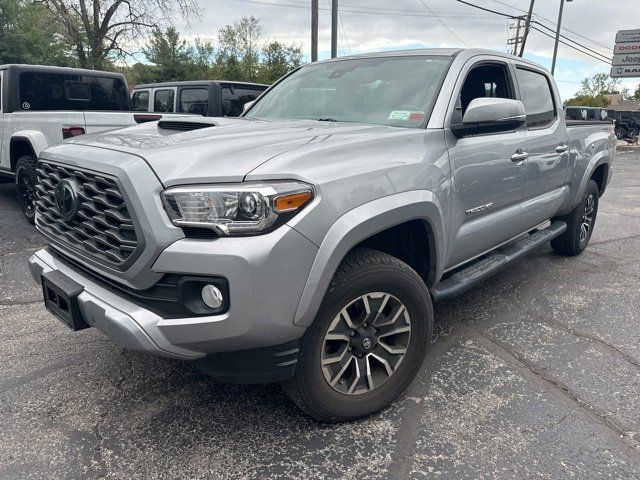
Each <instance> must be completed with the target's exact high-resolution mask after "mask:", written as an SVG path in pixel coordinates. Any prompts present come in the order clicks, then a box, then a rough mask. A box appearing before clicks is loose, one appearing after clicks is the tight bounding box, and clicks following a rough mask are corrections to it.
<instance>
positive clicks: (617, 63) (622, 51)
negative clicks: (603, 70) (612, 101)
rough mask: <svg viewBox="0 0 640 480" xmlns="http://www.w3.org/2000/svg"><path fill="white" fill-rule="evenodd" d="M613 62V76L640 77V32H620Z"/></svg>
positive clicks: (617, 35)
mask: <svg viewBox="0 0 640 480" xmlns="http://www.w3.org/2000/svg"><path fill="white" fill-rule="evenodd" d="M613 53H614V55H613V58H612V60H611V76H612V77H613V78H620V77H640V30H620V31H619V32H618V33H617V34H616V45H615V47H614V48H613Z"/></svg>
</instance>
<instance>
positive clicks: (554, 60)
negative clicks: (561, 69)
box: [551, 0, 572, 75]
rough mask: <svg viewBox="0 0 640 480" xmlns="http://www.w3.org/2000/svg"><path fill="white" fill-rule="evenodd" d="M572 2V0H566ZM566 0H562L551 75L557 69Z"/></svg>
mask: <svg viewBox="0 0 640 480" xmlns="http://www.w3.org/2000/svg"><path fill="white" fill-rule="evenodd" d="M566 1H567V2H571V1H572V0H566ZM564 2H565V0H560V11H559V12H558V27H557V28H556V42H555V45H554V46H553V60H552V61H551V75H553V73H554V72H555V70H556V58H557V57H558V43H560V28H561V26H562V10H564Z"/></svg>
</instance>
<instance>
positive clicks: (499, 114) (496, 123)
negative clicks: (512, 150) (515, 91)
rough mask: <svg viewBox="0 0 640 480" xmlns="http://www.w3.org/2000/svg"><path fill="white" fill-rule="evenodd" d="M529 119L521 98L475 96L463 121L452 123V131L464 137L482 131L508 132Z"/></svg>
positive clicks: (458, 136) (459, 136)
mask: <svg viewBox="0 0 640 480" xmlns="http://www.w3.org/2000/svg"><path fill="white" fill-rule="evenodd" d="M526 119H527V116H526V112H525V109H524V105H523V104H522V102H521V101H520V100H511V99H508V98H493V97H489V98H475V99H473V100H471V103H469V106H468V107H467V111H466V112H465V114H464V117H463V118H462V123H457V124H453V125H451V132H452V133H453V134H454V135H455V136H456V137H457V138H462V137H466V136H469V135H478V134H482V133H497V132H508V131H510V130H515V129H517V128H519V127H520V126H522V125H523V124H524V123H525V121H526Z"/></svg>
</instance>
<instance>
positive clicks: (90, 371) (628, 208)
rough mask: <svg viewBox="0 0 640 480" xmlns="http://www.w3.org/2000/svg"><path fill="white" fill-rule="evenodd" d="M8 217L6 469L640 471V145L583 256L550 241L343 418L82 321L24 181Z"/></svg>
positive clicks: (114, 472)
mask: <svg viewBox="0 0 640 480" xmlns="http://www.w3.org/2000/svg"><path fill="white" fill-rule="evenodd" d="M0 218H2V219H3V224H2V228H1V229H0V337H1V338H2V340H1V341H0V358H2V366H1V367H0V478H3V479H30V478H33V479H42V478H55V479H75V478H83V479H84V478H88V479H93V478H108V479H123V480H124V479H127V480H128V479H147V478H156V477H162V478H213V479H245V478H247V479H264V478H282V479H289V478H305V479H306V478H314V479H316V478H327V479H335V478H346V479H359V478H392V479H396V478H402V479H405V478H407V479H422V478H450V479H465V478H469V479H477V478H533V477H535V478H549V479H555V478H568V477H575V478H603V477H611V478H640V288H639V287H640V254H639V253H638V252H640V153H619V154H618V157H617V161H616V165H615V171H614V177H613V180H612V183H611V185H610V186H609V188H608V190H607V193H606V195H605V196H604V197H603V199H602V200H601V204H600V211H599V214H598V220H597V224H596V228H595V232H594V236H593V238H592V241H591V245H590V246H589V248H588V249H587V250H586V251H585V252H584V253H583V254H582V255H580V256H579V257H574V258H565V257H561V256H558V255H555V254H554V253H553V252H552V251H551V249H550V248H549V247H543V248H541V249H539V250H538V251H536V252H535V253H533V254H532V255H530V256H529V257H527V258H525V259H523V260H522V261H520V262H518V263H517V264H515V265H514V266H512V267H510V268H509V269H506V270H504V271H502V272H501V273H499V274H498V275H497V276H495V277H493V278H492V279H490V280H488V281H487V282H485V283H484V284H483V285H481V286H480V287H478V288H476V289H474V290H472V291H470V292H468V293H466V294H465V295H463V296H461V297H459V298H457V299H455V300H453V301H450V302H448V303H445V304H441V305H437V306H436V326H435V331H434V337H433V342H432V345H431V349H430V352H429V354H428V357H427V359H426V361H425V363H424V365H423V368H422V370H421V372H420V374H419V375H418V378H417V379H416V380H415V381H414V382H413V384H412V385H411V386H410V387H409V389H408V390H407V392H406V393H405V394H404V395H403V396H402V397H401V398H400V399H399V400H398V401H396V402H395V403H394V404H393V405H392V406H390V407H388V408H387V409H385V410H384V411H382V412H380V413H378V414H376V415H374V416H372V417H370V418H367V419H364V420H360V421H356V422H352V423H349V424H342V425H324V424H318V423H316V422H314V421H312V420H310V419H308V418H306V417H305V416H303V415H302V414H300V413H299V412H298V411H297V410H296V408H295V407H294V406H293V405H292V404H291V402H289V400H288V399H287V398H286V396H285V395H284V394H283V393H282V391H281V390H280V388H279V387H278V386H277V385H258V386H241V385H225V384H220V383H218V382H216V381H215V380H213V379H211V378H209V377H207V376H206V375H204V374H201V373H200V372H198V371H197V370H196V369H195V368H193V367H192V366H191V365H189V364H187V363H182V362H178V361H172V360H166V359H160V358H154V357H150V356H145V355H142V354H137V353H132V352H128V351H125V350H123V349H122V348H120V347H118V346H116V345H114V344H112V343H111V342H110V341H109V340H108V339H107V338H105V337H104V336H102V335H101V334H100V333H99V332H97V331H95V330H92V329H89V330H83V331H81V332H78V333H72V332H70V331H69V330H67V329H66V327H64V326H63V325H62V324H61V323H60V322H58V321H57V320H55V319H54V318H53V317H52V316H51V315H50V314H49V313H47V312H46V311H45V310H44V308H43V307H42V304H41V301H40V290H39V288H38V286H37V285H36V284H35V283H34V282H33V281H32V280H31V278H30V276H29V273H28V269H27V266H26V259H27V258H28V256H29V255H30V254H31V253H32V252H33V251H35V250H36V249H38V248H39V247H40V246H42V245H43V241H42V239H41V237H40V236H39V235H38V233H37V232H36V231H35V230H34V229H33V228H32V227H30V226H29V225H28V224H27V223H26V221H25V220H23V218H22V215H21V214H20V212H19V209H18V205H17V201H16V199H15V198H14V192H13V189H12V186H11V185H7V184H0Z"/></svg>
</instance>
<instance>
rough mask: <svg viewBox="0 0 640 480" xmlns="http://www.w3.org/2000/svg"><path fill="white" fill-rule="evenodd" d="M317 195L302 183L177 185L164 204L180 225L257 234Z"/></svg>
mask: <svg viewBox="0 0 640 480" xmlns="http://www.w3.org/2000/svg"><path fill="white" fill-rule="evenodd" d="M312 198H313V189H312V188H311V186H310V185H307V184H305V183H300V182H282V183H238V184H229V185H201V186H192V187H173V188H168V189H167V190H165V191H164V192H162V203H163V204H164V209H165V210H166V211H167V214H168V215H169V218H170V219H171V221H172V222H173V224H174V225H176V226H178V227H192V228H206V229H212V230H215V231H216V232H217V233H218V234H219V235H256V234H259V233H265V232H268V231H270V230H273V229H274V228H276V227H278V226H280V225H282V224H283V223H285V222H286V221H287V220H289V219H290V218H291V217H293V216H294V215H295V214H296V213H298V212H299V211H300V209H301V208H302V207H303V206H304V205H306V204H307V203H309V201H311V199H312Z"/></svg>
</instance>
